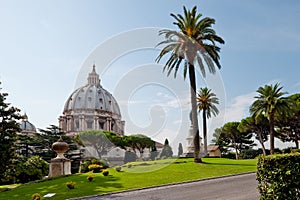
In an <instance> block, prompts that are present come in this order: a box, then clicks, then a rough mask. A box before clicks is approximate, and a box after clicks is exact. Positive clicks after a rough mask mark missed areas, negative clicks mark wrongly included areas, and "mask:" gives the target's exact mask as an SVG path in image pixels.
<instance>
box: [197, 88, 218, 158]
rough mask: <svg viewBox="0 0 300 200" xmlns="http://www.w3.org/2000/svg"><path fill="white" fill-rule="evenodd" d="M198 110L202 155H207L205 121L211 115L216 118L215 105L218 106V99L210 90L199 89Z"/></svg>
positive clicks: (216, 110)
mask: <svg viewBox="0 0 300 200" xmlns="http://www.w3.org/2000/svg"><path fill="white" fill-rule="evenodd" d="M197 102H198V109H199V112H200V111H202V120H203V139H204V154H205V155H207V124H206V119H207V118H210V117H211V116H212V115H213V116H217V115H218V114H219V110H218V108H217V106H216V104H219V99H218V98H217V96H216V94H215V93H213V92H211V89H208V88H207V87H204V88H200V90H199V93H198V97H197Z"/></svg>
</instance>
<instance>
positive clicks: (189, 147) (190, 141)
mask: <svg viewBox="0 0 300 200" xmlns="http://www.w3.org/2000/svg"><path fill="white" fill-rule="evenodd" d="M181 157H185V158H193V157H194V136H193V127H192V126H190V129H189V135H188V137H187V138H186V150H185V152H183V154H182V156H181Z"/></svg>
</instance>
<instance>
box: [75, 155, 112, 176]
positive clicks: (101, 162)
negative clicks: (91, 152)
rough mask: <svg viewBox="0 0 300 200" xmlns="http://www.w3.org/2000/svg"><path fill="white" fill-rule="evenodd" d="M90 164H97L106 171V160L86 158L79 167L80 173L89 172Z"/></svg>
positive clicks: (107, 165) (107, 166)
mask: <svg viewBox="0 0 300 200" xmlns="http://www.w3.org/2000/svg"><path fill="white" fill-rule="evenodd" d="M91 164H98V165H101V166H102V169H107V168H109V163H108V161H107V160H106V159H101V160H99V159H96V158H87V159H85V160H84V162H83V163H81V165H80V173H86V172H89V171H90V170H89V166H90V165H91Z"/></svg>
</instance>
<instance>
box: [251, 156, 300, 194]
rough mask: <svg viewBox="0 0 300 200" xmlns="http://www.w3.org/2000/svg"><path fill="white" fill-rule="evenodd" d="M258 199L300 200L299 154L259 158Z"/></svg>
mask: <svg viewBox="0 0 300 200" xmlns="http://www.w3.org/2000/svg"><path fill="white" fill-rule="evenodd" d="M257 180H258V190H259V192H260V199H261V200H265V199H289V200H293V199H295V200H299V199H300V154H299V153H294V154H278V155H270V156H259V159H258V163H257Z"/></svg>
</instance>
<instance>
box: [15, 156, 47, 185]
mask: <svg viewBox="0 0 300 200" xmlns="http://www.w3.org/2000/svg"><path fill="white" fill-rule="evenodd" d="M48 173H49V164H48V163H47V162H46V161H45V160H43V159H42V158H41V157H39V156H32V157H30V158H20V159H19V161H18V164H17V165H16V173H15V175H16V179H17V182H21V183H27V182H29V181H35V180H40V179H42V178H43V177H44V176H46V175H48Z"/></svg>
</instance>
